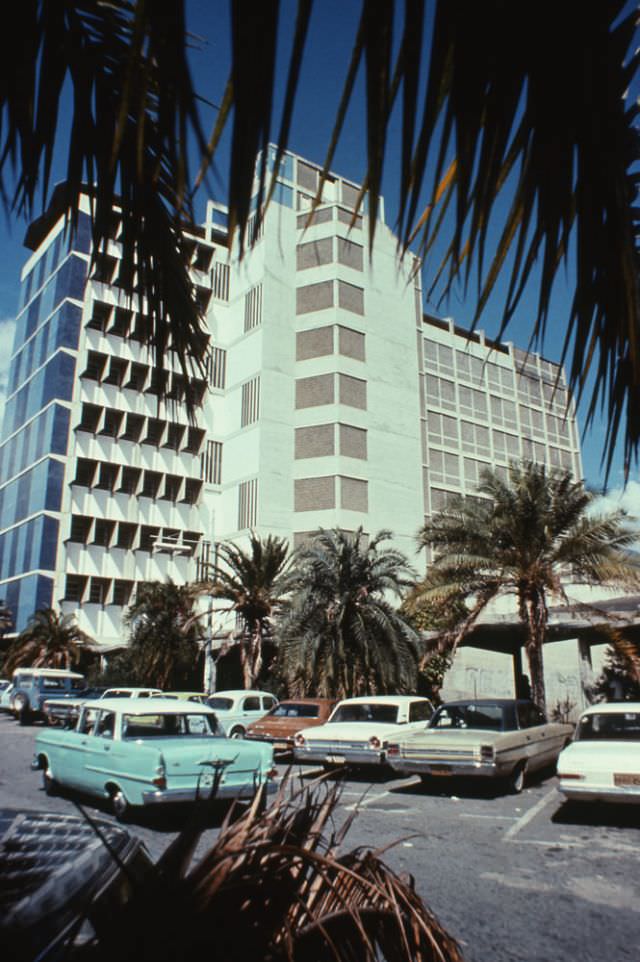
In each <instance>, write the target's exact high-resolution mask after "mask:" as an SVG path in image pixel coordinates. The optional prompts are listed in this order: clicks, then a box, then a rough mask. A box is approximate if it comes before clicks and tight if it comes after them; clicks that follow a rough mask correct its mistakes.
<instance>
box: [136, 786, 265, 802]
mask: <svg viewBox="0 0 640 962" xmlns="http://www.w3.org/2000/svg"><path fill="white" fill-rule="evenodd" d="M265 785H266V792H267V795H274V794H275V792H277V791H278V785H277V783H276V782H274V781H268V782H266V783H265ZM257 787H258V788H259V787H260V786H257ZM256 790H257V789H255V788H253V786H252V787H251V788H248V787H246V786H239V785H219V786H218V791H217V792H216V794H215V800H216V801H218V800H219V799H222V800H223V801H225V800H228V799H234V798H237V799H239V800H240V801H251V799H252V798H253V796H254V795H255V793H256ZM208 798H209V796H208V794H207V789H206V788H201V789H200V790H199V791H198V790H196V789H195V788H165V789H155V791H152V792H143V793H142V804H143V805H166V804H170V803H174V802H195V801H196V800H197V799H198V800H202V801H206V800H207V799H208Z"/></svg>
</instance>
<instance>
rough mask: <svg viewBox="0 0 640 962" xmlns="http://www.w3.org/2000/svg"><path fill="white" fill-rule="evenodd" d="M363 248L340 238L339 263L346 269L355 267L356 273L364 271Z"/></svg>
mask: <svg viewBox="0 0 640 962" xmlns="http://www.w3.org/2000/svg"><path fill="white" fill-rule="evenodd" d="M362 251H363V248H362V245H361V244H355V243H354V242H353V241H350V240H347V239H346V238H345V237H339V238H338V263H339V264H344V265H345V266H346V267H353V268H354V270H356V271H361V270H362V269H363V266H362V265H363V254H362Z"/></svg>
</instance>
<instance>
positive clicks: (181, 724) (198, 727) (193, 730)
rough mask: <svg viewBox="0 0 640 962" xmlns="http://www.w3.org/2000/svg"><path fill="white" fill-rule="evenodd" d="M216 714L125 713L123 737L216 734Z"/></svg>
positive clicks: (172, 736) (176, 736)
mask: <svg viewBox="0 0 640 962" xmlns="http://www.w3.org/2000/svg"><path fill="white" fill-rule="evenodd" d="M215 732H216V720H215V716H214V715H208V714H204V713H199V712H193V713H191V712H185V713H184V714H181V715H178V714H175V713H173V712H172V713H171V714H166V715H165V714H159V715H156V714H154V715H151V714H149V715H124V716H123V719H122V737H123V738H127V739H131V738H133V739H135V738H174V737H175V738H181V737H184V736H187V735H214V734H215Z"/></svg>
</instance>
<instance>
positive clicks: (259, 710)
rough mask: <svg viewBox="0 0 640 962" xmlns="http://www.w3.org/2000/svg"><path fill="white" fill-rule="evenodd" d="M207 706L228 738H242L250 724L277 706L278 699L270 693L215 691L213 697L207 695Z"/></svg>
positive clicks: (241, 690) (244, 690)
mask: <svg viewBox="0 0 640 962" xmlns="http://www.w3.org/2000/svg"><path fill="white" fill-rule="evenodd" d="M207 704H208V705H209V707H210V708H213V709H214V711H215V713H216V717H217V719H218V722H219V724H220V725H221V727H222V728H223V730H224V732H225V734H226V735H228V737H229V738H244V736H245V732H246V730H247V728H248V727H249V725H250V724H251V722H254V721H258V719H259V718H262V716H263V715H264V714H265V713H266V712H268V711H270V710H271V709H272V708H273V707H274V705H277V704H278V699H277V698H276V697H275V695H272V694H271V692H270V691H252V690H250V689H249V690H247V689H239V690H229V691H217V692H216V693H215V695H209V697H208V698H207Z"/></svg>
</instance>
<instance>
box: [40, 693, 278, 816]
mask: <svg viewBox="0 0 640 962" xmlns="http://www.w3.org/2000/svg"><path fill="white" fill-rule="evenodd" d="M32 768H33V769H39V770H40V771H41V772H42V778H43V785H44V789H45V791H46V792H47V793H48V794H51V793H55V791H56V789H57V788H58V787H59V786H64V787H65V788H71V789H76V790H77V791H81V792H84V793H86V794H88V795H96V796H98V797H99V798H103V799H107V800H110V801H111V807H112V810H113V812H114V814H115V815H116V817H117V818H118V819H124V818H126V817H127V815H128V813H129V812H130V810H131V809H132V808H134V809H135V808H136V807H138V806H151V805H162V804H165V803H167V802H187V801H193V800H195V799H198V798H207V797H209V795H210V794H211V792H212V790H213V787H214V783H215V780H216V776H217V775H218V774H219V784H218V787H217V791H216V793H215V794H216V798H220V799H236V798H237V799H245V800H251V799H252V798H254V796H255V795H256V792H257V791H258V789H259V788H260V786H261V785H265V786H266V792H267V793H269V792H271V791H275V783H274V782H273V778H274V777H275V769H274V765H273V749H272V748H271V746H270V745H265V744H257V743H252V744H247V745H244V744H231V742H229V741H228V739H226V738H224V737H223V736H222V735H221V732H220V729H219V727H218V725H217V723H216V715H215V712H214V711H213V709H211V708H209V707H208V706H206V705H195V704H193V703H192V702H184V701H174V700H173V699H166V700H163V699H160V698H158V699H153V700H152V699H141V698H131V699H120V698H108V699H107V698H105V699H101V700H100V701H98V702H93V703H92V702H87V703H86V704H85V705H83V707H82V709H81V711H80V716H79V718H78V722H77V725H76V727H75V729H73V730H69V729H59V728H44V729H42V731H41V732H40V733H39V734H38V736H37V737H36V743H35V752H34V757H33V763H32Z"/></svg>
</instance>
